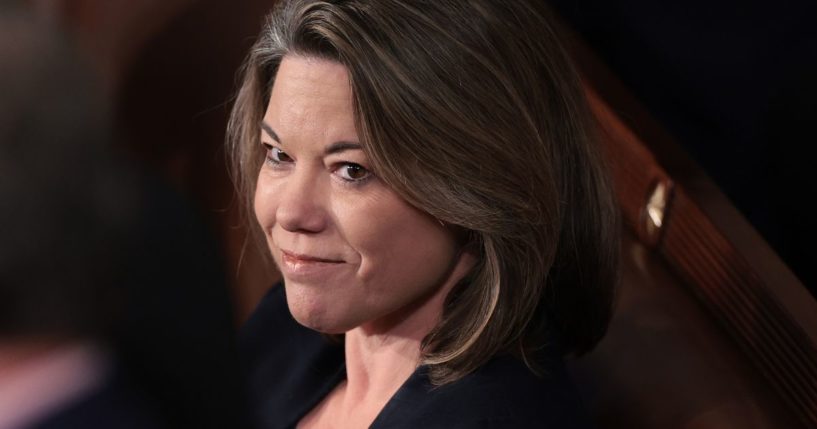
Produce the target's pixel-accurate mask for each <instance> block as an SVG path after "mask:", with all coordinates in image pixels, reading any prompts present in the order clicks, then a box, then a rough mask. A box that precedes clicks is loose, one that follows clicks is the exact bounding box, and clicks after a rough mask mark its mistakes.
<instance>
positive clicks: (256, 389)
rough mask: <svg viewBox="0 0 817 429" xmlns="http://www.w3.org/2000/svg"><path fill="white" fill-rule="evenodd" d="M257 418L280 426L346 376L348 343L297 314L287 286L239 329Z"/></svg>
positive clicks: (279, 288)
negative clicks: (301, 320)
mask: <svg viewBox="0 0 817 429" xmlns="http://www.w3.org/2000/svg"><path fill="white" fill-rule="evenodd" d="M239 351H240V355H241V358H242V367H243V369H244V373H245V378H246V380H247V381H246V383H247V389H248V395H249V400H250V406H251V409H252V410H253V412H254V413H255V414H256V415H255V416H253V419H254V420H255V421H256V422H258V423H259V425H260V427H277V426H278V425H280V422H281V420H282V419H284V420H285V419H286V418H287V417H288V416H292V415H299V414H301V411H299V410H297V408H299V407H308V406H311V405H310V404H313V403H314V402H315V401H316V398H320V397H322V395H325V394H326V391H327V389H331V387H332V386H333V383H336V382H337V380H338V377H342V376H343V369H344V363H343V362H344V361H343V346H342V344H341V343H337V344H334V343H332V342H331V341H330V340H329V339H327V338H326V337H325V336H324V335H322V334H320V333H318V332H315V331H313V330H311V329H308V328H305V327H303V326H301V325H300V324H298V322H296V321H295V319H293V318H292V315H291V313H290V312H289V307H288V306H287V303H286V296H285V294H284V287H283V286H282V285H281V284H278V285H275V286H273V288H272V289H271V290H270V291H269V292H268V293H267V294H266V295H265V296H264V298H263V299H262V300H261V302H260V303H259V304H258V307H256V309H255V311H254V312H253V314H252V315H251V316H250V318H249V319H248V320H247V322H246V323H245V324H244V326H243V327H242V328H241V331H240V332H239Z"/></svg>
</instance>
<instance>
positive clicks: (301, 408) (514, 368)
mask: <svg viewBox="0 0 817 429" xmlns="http://www.w3.org/2000/svg"><path fill="white" fill-rule="evenodd" d="M283 289H284V288H283V287H281V286H280V285H278V286H275V287H274V288H273V289H272V290H271V291H270V292H269V293H267V295H266V296H265V297H264V298H263V300H262V301H261V303H260V304H259V306H258V308H257V309H256V310H255V312H254V313H253V315H252V316H251V317H250V319H249V320H248V321H247V323H246V325H245V326H244V327H243V330H242V332H241V336H240V350H241V352H242V354H243V359H244V365H245V369H246V371H247V377H248V384H249V386H248V387H249V394H250V400H251V406H252V409H253V413H254V418H255V421H256V423H257V425H258V427H259V428H264V429H266V428H294V427H295V426H296V425H297V423H298V421H299V420H300V419H301V418H303V416H304V415H306V414H307V413H308V412H309V411H310V410H312V409H313V408H314V407H315V406H316V405H318V404H319V403H320V402H321V400H323V399H324V398H325V397H326V395H327V394H328V393H329V392H330V391H331V390H332V389H334V388H335V387H336V386H337V385H338V383H340V382H341V381H342V380H343V379H344V378H345V376H346V370H345V363H344V351H343V344H341V343H333V342H332V341H331V340H330V339H328V338H327V337H325V336H323V335H321V334H319V333H317V332H315V331H312V330H310V329H307V328H305V327H303V326H301V325H299V324H298V323H297V322H296V321H295V320H294V319H293V318H292V315H291V314H290V312H289V309H288V307H287V304H286V298H285V295H284V290H283ZM551 350H552V351H551V352H550V353H551V356H549V358H550V359H546V360H544V361H546V362H549V363H548V365H547V367H546V374H547V375H546V376H543V377H539V376H536V375H534V374H533V373H532V372H531V371H530V370H529V369H528V368H527V367H526V366H525V364H524V363H523V362H521V361H520V360H518V359H516V358H514V357H510V356H502V357H497V358H494V359H492V360H491V361H489V362H488V363H487V364H485V365H484V366H482V367H481V368H479V369H478V370H476V371H475V372H473V373H471V374H469V375H467V376H465V377H463V378H462V379H460V380H458V381H456V382H453V383H450V384H446V385H444V386H441V387H434V386H432V385H431V383H430V382H429V379H428V377H427V374H426V367H425V366H420V367H419V368H417V370H416V371H414V373H413V374H412V375H411V376H410V377H409V379H408V380H407V381H406V382H405V383H404V384H403V386H402V387H400V389H399V390H398V391H397V393H395V395H394V396H393V397H392V398H391V399H390V400H389V402H388V403H387V404H386V406H385V407H384V408H383V410H382V411H381V412H380V414H379V415H378V416H377V418H376V419H375V420H374V422H373V423H372V425H371V427H372V428H375V429H381V428H383V429H385V428H389V429H391V428H410V429H418V428H422V429H425V428H446V429H454V428H528V427H530V428H588V427H591V426H590V424H589V422H588V419H587V418H586V415H585V413H584V412H583V409H582V407H581V403H580V400H579V397H578V395H577V394H576V391H575V389H574V386H573V385H572V383H571V381H570V379H569V378H568V376H567V374H566V372H565V369H564V366H563V363H562V358H561V354H560V353H559V352H558V351H557V350H556V349H555V348H551Z"/></svg>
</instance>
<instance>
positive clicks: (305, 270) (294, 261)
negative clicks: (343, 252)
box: [281, 250, 344, 282]
mask: <svg viewBox="0 0 817 429" xmlns="http://www.w3.org/2000/svg"><path fill="white" fill-rule="evenodd" d="M343 264H344V261H341V260H335V259H327V258H321V257H317V256H311V255H303V254H297V253H292V252H287V251H286V250H282V251H281V271H283V274H284V277H285V278H287V279H289V280H294V281H299V282H305V281H315V280H321V279H325V278H326V277H328V276H330V275H333V274H335V273H336V271H337V269H338V268H340V267H342V266H343Z"/></svg>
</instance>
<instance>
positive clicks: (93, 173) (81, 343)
mask: <svg viewBox="0 0 817 429" xmlns="http://www.w3.org/2000/svg"><path fill="white" fill-rule="evenodd" d="M2 12H3V13H2V14H0V61H2V62H1V63H0V237H2V238H0V428H2V429H21V428H61V427H72V428H76V427H89V428H95V427H122V428H130V427H133V428H153V427H161V425H160V423H159V421H160V419H159V417H158V415H157V413H156V410H155V409H154V407H153V406H152V404H151V402H150V400H149V399H147V398H146V397H145V396H144V395H142V394H140V393H139V392H138V391H137V389H133V388H131V387H130V386H129V384H128V381H127V380H126V379H125V378H124V377H123V374H122V373H121V371H120V368H119V367H118V365H117V363H116V359H115V358H114V355H113V353H112V351H111V349H110V347H109V344H107V343H106V341H105V339H106V338H108V336H109V334H110V332H111V330H112V329H113V326H114V320H115V312H116V309H117V308H119V306H120V304H121V298H122V297H121V295H119V294H118V293H117V291H118V289H116V288H114V287H112V285H113V284H116V282H117V278H118V277H119V276H120V275H121V270H122V269H123V268H124V263H125V262H127V261H126V259H125V252H124V247H125V246H123V245H122V244H123V243H122V239H123V237H124V236H125V234H126V232H127V229H128V228H129V227H130V225H131V224H132V223H133V222H134V215H135V213H136V211H137V210H136V208H137V207H138V199H139V197H138V192H137V188H136V187H135V185H134V181H133V180H132V178H131V177H130V176H129V175H128V174H127V173H126V170H127V169H126V168H124V167H123V166H122V165H121V164H120V162H119V161H118V160H117V159H116V158H115V157H114V156H112V154H111V153H110V152H109V150H108V149H109V148H108V147H107V144H108V143H109V139H108V137H109V132H108V131H109V130H108V129H107V123H108V120H107V117H106V112H107V108H106V105H105V102H104V100H103V99H102V98H101V97H99V96H98V94H99V93H98V91H97V88H96V85H95V82H94V81H93V77H92V75H91V74H90V73H89V72H88V70H86V69H85V68H84V67H83V66H82V65H81V64H80V63H79V62H78V61H77V60H76V58H75V57H74V56H73V54H72V51H71V48H70V47H69V46H67V45H66V44H65V43H63V42H62V41H61V40H60V36H59V35H58V34H56V33H54V32H51V31H49V30H48V29H46V28H44V27H42V26H40V25H39V24H38V23H37V22H36V21H35V20H34V19H33V18H32V17H31V16H29V15H26V14H25V13H23V12H22V11H20V10H18V9H12V8H5V9H4V10H3V11H2Z"/></svg>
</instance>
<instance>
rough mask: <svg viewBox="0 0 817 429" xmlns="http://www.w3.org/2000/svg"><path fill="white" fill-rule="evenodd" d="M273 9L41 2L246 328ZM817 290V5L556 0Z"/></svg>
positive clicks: (161, 1)
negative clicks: (258, 71)
mask: <svg viewBox="0 0 817 429" xmlns="http://www.w3.org/2000/svg"><path fill="white" fill-rule="evenodd" d="M273 3H274V1H273V0H266V1H260V0H245V1H241V2H235V3H234V2H224V1H216V0H139V1H127V0H106V1H103V0H28V4H29V5H30V7H32V8H34V9H35V10H36V11H37V13H38V14H39V15H40V16H42V17H43V19H46V20H48V21H49V22H52V23H53V24H54V25H60V26H63V27H65V28H67V29H68V30H69V31H70V32H71V33H72V34H73V35H74V37H76V39H77V42H78V44H79V46H80V47H81V48H82V50H83V51H84V52H85V53H86V54H87V55H88V56H89V58H90V59H91V60H92V61H93V63H94V64H95V65H96V67H97V68H98V71H99V73H100V75H101V78H102V79H103V81H104V84H105V87H106V89H107V91H108V93H109V95H110V96H111V97H112V99H113V100H114V106H115V111H116V117H117V121H118V123H119V125H120V130H121V131H122V135H123V136H125V139H124V144H126V145H127V148H128V150H129V151H130V152H131V153H132V154H133V155H134V156H135V157H136V158H138V159H139V160H140V161H141V162H143V163H144V164H145V165H147V166H149V168H151V169H153V170H155V171H156V172H158V173H159V174H160V175H161V176H162V177H164V178H165V179H166V180H167V181H168V182H170V183H172V185H173V186H174V188H175V189H177V190H178V191H179V193H181V194H182V195H184V196H185V197H186V198H188V199H189V201H190V203H191V205H192V206H193V207H194V208H195V209H196V211H197V213H198V214H199V215H200V216H201V218H202V219H203V220H204V222H205V223H206V224H207V225H208V227H209V229H210V231H211V233H212V234H213V236H214V237H215V238H216V239H217V241H218V242H219V243H220V246H221V248H222V252H223V256H224V264H225V266H226V268H227V272H228V273H229V276H228V277H229V278H228V283H229V284H230V288H231V289H230V290H231V292H232V296H233V297H234V299H235V305H236V310H237V311H236V317H237V319H238V320H243V318H244V317H246V316H247V314H248V313H249V312H250V311H251V309H252V308H253V306H254V303H255V302H256V301H257V300H258V298H259V296H260V294H262V293H263V291H264V290H265V289H266V287H268V286H269V284H270V282H271V280H270V278H271V276H274V275H275V274H274V273H270V271H269V269H268V268H265V266H264V263H263V259H262V258H261V257H260V256H259V252H258V249H255V248H254V247H253V245H252V244H246V243H245V238H246V231H245V230H244V226H243V225H244V223H243V222H242V221H241V220H240V219H239V217H238V212H237V205H236V204H235V202H234V201H233V195H232V188H231V185H230V182H229V180H228V177H227V175H226V169H225V165H226V164H225V162H224V157H223V153H222V143H223V132H224V128H225V123H226V118H227V115H228V112H229V108H230V97H231V94H232V93H233V91H234V89H235V83H236V78H237V70H238V67H239V65H240V64H241V61H242V59H243V56H244V54H245V52H246V51H247V48H248V47H249V46H250V45H251V43H252V41H253V39H254V37H255V35H256V34H257V31H258V29H259V26H260V24H261V22H262V19H263V16H264V13H265V12H267V11H268V10H269V9H270V7H271V6H272V4H273ZM550 3H551V4H552V5H553V6H554V9H556V10H557V12H558V13H559V14H560V15H561V16H562V17H563V18H564V20H565V21H566V22H567V24H568V26H570V27H571V28H573V29H574V30H575V31H576V32H577V33H578V34H579V35H580V36H581V37H582V38H583V39H584V40H585V41H586V42H587V43H588V45H589V46H590V47H591V48H592V50H593V51H594V52H595V53H596V54H597V55H598V56H599V57H600V58H601V59H602V60H603V61H604V62H605V63H606V64H607V65H608V66H609V67H610V68H611V69H612V71H613V72H614V73H615V74H616V75H617V76H618V77H619V78H620V79H621V80H622V81H623V82H624V84H625V85H626V86H627V88H628V89H629V90H631V91H632V92H633V93H634V94H635V95H636V96H637V98H638V99H639V101H641V102H642V103H644V104H645V105H646V106H647V107H648V108H649V110H650V112H651V113H652V114H653V115H654V116H655V117H656V118H657V119H659V121H660V122H661V123H662V125H664V126H665V127H666V128H667V129H669V130H670V132H671V133H672V135H673V136H674V137H676V138H677V139H678V141H679V142H680V143H681V144H683V145H684V147H685V148H686V149H687V150H688V152H689V153H690V154H691V155H692V156H693V157H694V158H695V159H696V161H698V163H699V164H700V165H701V166H702V167H703V168H704V169H705V170H706V172H707V173H708V174H709V175H710V177H711V178H713V179H714V180H715V182H716V183H717V184H718V185H719V186H720V187H721V189H722V190H723V191H724V193H725V194H726V195H727V196H728V197H729V198H730V199H731V200H732V202H733V203H734V204H735V205H736V206H737V207H738V208H739V209H740V210H741V212H742V213H743V214H744V216H746V218H747V219H748V220H749V221H750V222H751V223H752V224H753V226H754V227H755V228H756V229H757V230H758V231H759V232H760V233H761V234H762V235H763V236H764V237H765V238H766V240H767V241H768V242H769V243H770V244H771V246H772V247H773V248H774V249H775V250H776V251H777V253H778V254H779V255H780V256H781V257H782V258H783V260H784V261H785V262H786V263H787V264H788V265H789V266H790V267H791V268H792V269H793V271H794V272H795V274H796V275H797V276H798V277H799V278H800V279H801V281H802V282H803V283H804V284H806V285H807V286H808V287H810V288H811V290H812V292H814V288H815V286H814V285H815V277H814V276H815V274H814V265H815V264H814V263H813V262H814V258H813V252H811V251H810V243H811V242H813V238H815V237H817V235H815V226H814V222H812V221H811V218H812V217H813V216H812V215H811V211H810V210H808V209H807V208H806V207H807V206H808V200H809V199H811V198H813V197H814V196H817V183H816V180H817V179H815V174H814V172H813V168H810V161H811V160H810V158H809V157H808V156H806V155H805V154H806V152H807V151H808V149H809V147H810V146H811V145H813V144H815V142H817V134H816V133H817V131H815V127H814V126H813V124H814V121H815V117H816V115H817V101H816V100H817V89H816V88H817V78H815V76H817V26H815V25H814V20H815V17H817V6H815V3H814V2H812V1H807V0H786V1H782V2H775V3H768V2H759V1H748V2H731V1H720V2H704V1H692V2H684V3H682V4H680V3H679V4H675V5H671V6H670V5H664V4H661V3H656V2H649V1H646V0H624V1H617V2H605V1H594V0H578V1H562V0H551V1H550Z"/></svg>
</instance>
